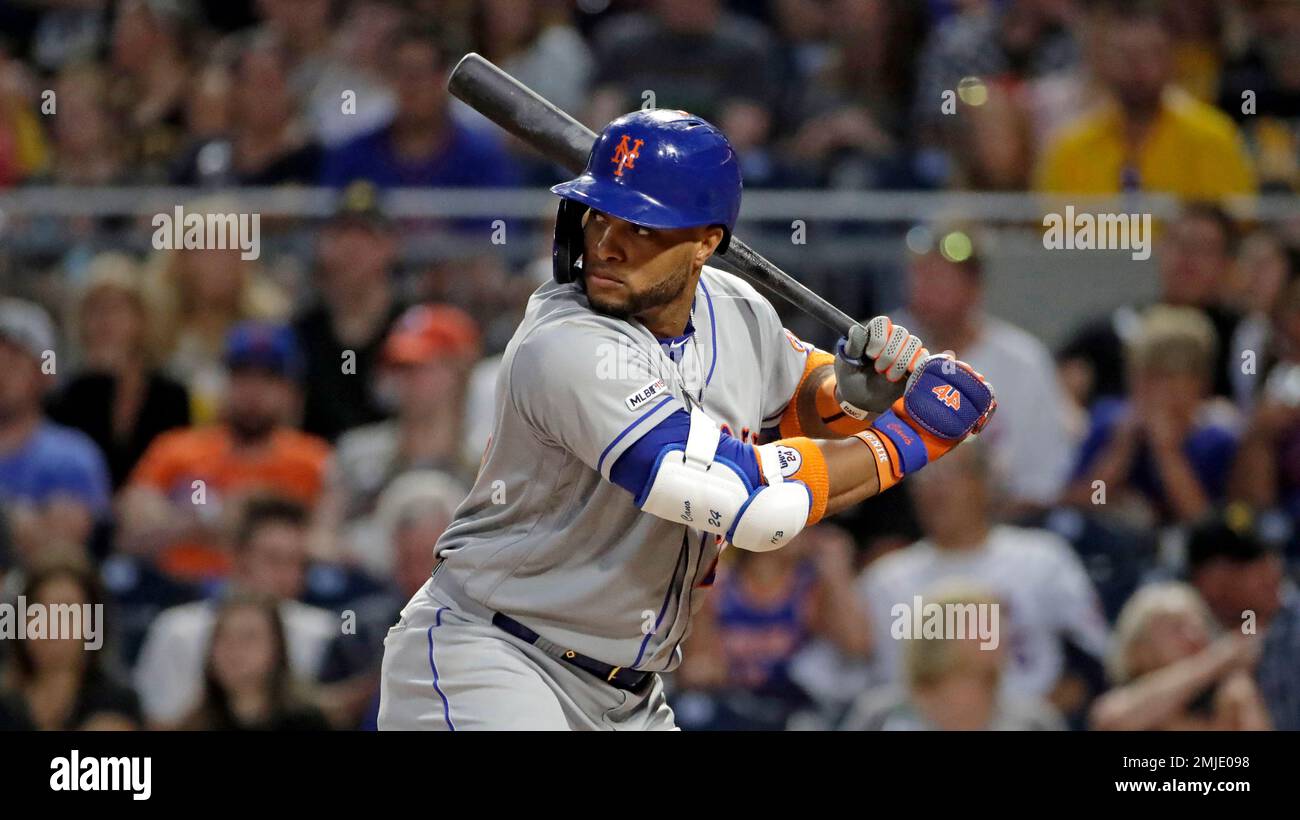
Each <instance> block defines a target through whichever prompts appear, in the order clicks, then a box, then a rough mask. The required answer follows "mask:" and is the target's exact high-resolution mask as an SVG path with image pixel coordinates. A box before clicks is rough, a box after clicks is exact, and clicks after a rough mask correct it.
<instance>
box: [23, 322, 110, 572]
mask: <svg viewBox="0 0 1300 820" xmlns="http://www.w3.org/2000/svg"><path fill="white" fill-rule="evenodd" d="M57 366H58V358H57V355H56V352H55V350H54V327H53V324H52V323H51V322H50V317H49V315H48V314H46V312H45V311H44V310H43V309H42V308H40V307H39V306H37V305H35V304H33V303H31V302H27V301H24V300H22V299H12V298H9V299H0V373H3V374H4V376H3V378H0V504H3V505H4V506H6V507H7V508H8V512H9V515H10V516H11V519H12V520H11V526H12V527H13V528H14V530H15V542H16V544H17V545H18V546H19V547H20V548H23V549H36V548H38V547H39V546H40V545H41V544H43V543H46V542H47V541H48V540H50V539H61V540H67V541H71V542H73V543H77V544H84V543H86V539H87V538H88V537H89V536H90V533H91V531H92V529H93V528H94V525H95V522H96V520H97V519H99V518H101V517H103V516H104V515H106V514H107V513H108V510H109V499H110V494H111V491H110V481H109V476H108V466H107V463H106V462H105V461H104V455H103V453H101V452H100V450H99V448H98V447H97V446H95V443H94V442H93V441H91V439H90V438H89V437H88V436H86V435H85V434H84V433H82V432H81V431H79V430H74V429H72V428H70V427H64V426H62V425H58V424H55V423H53V422H51V421H50V420H49V419H47V418H46V416H45V413H44V411H43V410H42V406H41V401H42V399H43V398H44V396H45V393H46V392H47V390H48V389H49V388H50V387H51V386H53V381H54V374H55V371H56V369H57Z"/></svg>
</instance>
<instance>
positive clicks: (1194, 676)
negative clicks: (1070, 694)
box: [1092, 582, 1271, 731]
mask: <svg viewBox="0 0 1300 820" xmlns="http://www.w3.org/2000/svg"><path fill="white" fill-rule="evenodd" d="M1213 628H1214V622H1213V620H1212V619H1211V617H1210V613H1209V610H1207V609H1206V606H1205V603H1204V602H1203V601H1201V599H1200V597H1199V596H1198V595H1197V594H1196V590H1194V589H1192V588H1191V587H1189V586H1187V585H1186V584H1180V583H1172V582H1166V583H1159V584H1152V585H1150V586H1146V587H1143V588H1142V589H1139V590H1138V591H1137V593H1136V594H1135V595H1134V596H1133V597H1132V598H1131V599H1130V600H1129V602H1128V604H1126V605H1125V607H1124V611H1123V612H1121V613H1120V617H1119V623H1118V624H1117V625H1116V627H1115V643H1114V647H1113V650H1112V654H1111V657H1110V660H1109V671H1110V675H1111V679H1112V680H1113V681H1114V683H1115V684H1116V688H1115V689H1112V690H1111V691H1109V692H1107V693H1106V694H1104V695H1102V696H1101V697H1099V698H1098V699H1097V701H1096V702H1095V703H1094V704H1093V708H1092V727H1093V728H1095V729H1101V730H1120V731H1149V730H1152V729H1163V730H1170V729H1201V730H1205V729H1226V730H1243V729H1245V730H1257V729H1268V728H1271V727H1270V726H1269V723H1268V714H1267V713H1266V712H1265V711H1264V704H1263V702H1262V701H1261V700H1260V695H1259V690H1258V689H1256V687H1255V684H1254V682H1252V680H1251V677H1250V669H1251V667H1252V666H1253V665H1254V663H1255V658H1256V654H1257V652H1258V647H1257V645H1256V643H1255V642H1254V641H1251V640H1249V639H1247V638H1243V637H1242V636H1240V635H1234V634H1231V633H1230V634H1228V635H1226V636H1224V637H1222V638H1219V639H1218V640H1213V639H1212V638H1211V635H1212V630H1213Z"/></svg>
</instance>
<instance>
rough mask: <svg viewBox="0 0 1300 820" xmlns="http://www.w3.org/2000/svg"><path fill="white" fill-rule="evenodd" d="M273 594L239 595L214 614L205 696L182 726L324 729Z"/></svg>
mask: <svg viewBox="0 0 1300 820" xmlns="http://www.w3.org/2000/svg"><path fill="white" fill-rule="evenodd" d="M297 690H298V685H297V682H296V681H295V680H294V679H293V669H292V668H291V666H290V664H289V647H288V640H287V638H286V636H285V628H284V622H283V621H282V620H281V617H280V608H279V603H278V601H277V599H276V598H275V597H273V596H267V595H257V594H239V595H234V596H231V597H230V598H227V599H226V600H225V601H223V602H222V603H221V605H220V606H219V607H218V608H217V611H216V613H215V615H213V624H212V633H211V638H210V639H209V641H208V649H207V653H206V659H205V660H204V663H203V695H202V697H201V699H200V701H199V705H198V708H196V709H195V710H194V712H193V713H192V714H191V715H190V716H189V717H188V718H186V720H185V721H184V722H183V723H182V724H181V728H183V729H191V730H202V731H214V730H215V731H245V732H246V731H271V732H307V731H322V730H325V729H328V728H329V726H328V724H326V722H325V716H324V715H323V714H322V713H321V711H320V709H318V708H317V707H316V706H314V705H312V704H311V701H310V700H309V698H308V697H307V696H305V695H304V694H302V693H300V692H299V691H297Z"/></svg>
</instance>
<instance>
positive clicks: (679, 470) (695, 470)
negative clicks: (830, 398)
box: [636, 407, 826, 552]
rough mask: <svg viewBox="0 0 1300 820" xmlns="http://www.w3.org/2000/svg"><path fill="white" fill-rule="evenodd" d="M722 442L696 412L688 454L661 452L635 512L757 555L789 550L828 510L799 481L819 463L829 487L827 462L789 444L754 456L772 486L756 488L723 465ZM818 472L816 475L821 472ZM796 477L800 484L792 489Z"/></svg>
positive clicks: (671, 449)
mask: <svg viewBox="0 0 1300 820" xmlns="http://www.w3.org/2000/svg"><path fill="white" fill-rule="evenodd" d="M721 436H722V431H721V429H720V428H719V427H718V425H717V423H716V422H714V421H713V420H712V419H711V418H709V417H708V415H707V414H706V413H704V412H703V411H702V410H700V409H699V408H698V407H697V408H694V409H693V410H692V411H691V426H690V432H689V434H688V435H687V439H686V445H685V447H683V446H682V445H680V444H670V445H668V446H667V447H665V448H664V449H663V451H662V452H660V454H659V458H658V460H657V462H656V463H655V469H654V479H653V480H652V481H651V482H650V483H649V485H648V487H647V489H646V490H645V491H643V493H642V496H641V497H640V498H638V499H637V500H636V503H637V506H638V507H640V508H641V509H642V510H644V511H645V512H648V513H651V514H652V515H656V516H659V517H660V518H664V519H666V520H669V521H679V522H681V523H683V524H689V525H690V526H692V527H695V528H697V529H701V530H705V531H707V532H712V533H715V534H717V535H721V536H723V537H724V538H726V539H727V541H729V542H730V543H732V544H734V545H735V546H737V547H740V548H741V549H746V550H751V551H756V552H761V551H766V550H773V549H778V548H780V547H783V546H785V545H786V544H787V543H789V542H790V539H792V538H794V537H795V536H796V535H798V534H799V532H800V531H801V530H802V529H803V528H804V527H805V526H807V525H808V523H809V522H810V520H811V521H815V520H816V519H817V518H818V517H820V511H819V510H818V506H820V509H821V510H824V509H825V493H824V492H823V493H822V494H821V495H822V500H821V504H820V505H818V504H817V503H816V499H815V497H814V493H813V490H812V489H810V486H809V485H808V484H806V483H804V482H803V481H801V480H799V478H798V473H799V472H800V471H801V469H803V466H804V462H808V461H814V460H817V461H819V463H820V474H821V477H822V481H821V483H822V484H825V472H826V466H825V461H824V460H821V458H820V456H821V451H820V450H817V448H816V447H815V446H813V445H812V443H811V442H808V447H811V449H812V450H814V451H815V452H816V459H814V458H810V457H807V456H805V455H804V449H805V448H799V447H796V446H791V444H789V443H785V442H775V443H773V444H768V445H764V446H763V447H758V448H755V452H756V457H757V458H758V461H759V466H760V469H761V472H762V475H763V478H764V481H765V482H766V483H764V484H761V485H759V486H757V487H755V486H753V485H752V484H751V483H750V481H749V480H748V479H747V478H745V475H744V471H743V470H742V469H740V467H739V466H737V465H735V464H733V463H732V462H730V461H728V460H727V459H723V458H718V457H717V450H718V441H719V439H720V438H721ZM793 441H795V442H798V441H800V440H793ZM803 441H806V439H805V440H803ZM812 466H813V469H811V470H809V474H810V475H811V474H812V473H814V472H816V466H815V465H812ZM790 477H794V478H795V479H796V480H792V481H787V480H786V479H787V478H790ZM814 513H816V515H814Z"/></svg>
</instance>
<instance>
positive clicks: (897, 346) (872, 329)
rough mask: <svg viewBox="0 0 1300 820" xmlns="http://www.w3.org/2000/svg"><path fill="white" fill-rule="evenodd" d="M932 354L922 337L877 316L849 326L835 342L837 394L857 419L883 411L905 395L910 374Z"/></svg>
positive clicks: (846, 410)
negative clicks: (923, 342) (845, 333)
mask: <svg viewBox="0 0 1300 820" xmlns="http://www.w3.org/2000/svg"><path fill="white" fill-rule="evenodd" d="M927 355H929V351H928V350H926V349H925V347H924V346H923V345H922V344H921V340H920V339H918V338H917V337H916V336H913V335H911V334H910V333H908V332H907V328H905V327H903V326H902V325H896V324H894V323H893V322H892V321H890V319H889V317H888V316H877V317H876V318H874V319H872V320H871V321H869V322H867V323H865V324H856V325H854V326H853V327H851V328H849V335H848V337H847V338H843V339H840V341H839V343H838V344H836V346H835V398H836V400H837V401H839V403H840V409H841V410H843V411H844V413H845V414H846V415H849V416H852V417H853V418H855V419H859V420H861V419H865V418H866V417H867V415H868V414H879V413H883V412H885V411H886V410H888V409H889V408H890V406H892V405H893V403H894V402H895V401H897V400H898V399H899V398H901V397H902V395H903V390H904V388H905V387H906V385H907V376H908V374H910V373H911V372H912V371H913V370H914V368H915V367H916V365H917V364H918V363H919V362H920V361H921V360H922V359H924V358H925V357H926V356H927Z"/></svg>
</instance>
